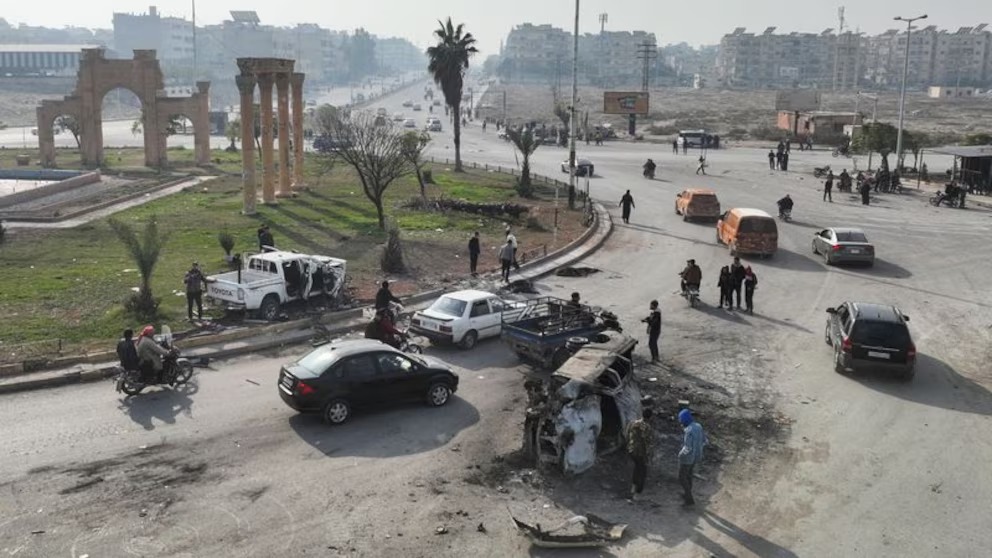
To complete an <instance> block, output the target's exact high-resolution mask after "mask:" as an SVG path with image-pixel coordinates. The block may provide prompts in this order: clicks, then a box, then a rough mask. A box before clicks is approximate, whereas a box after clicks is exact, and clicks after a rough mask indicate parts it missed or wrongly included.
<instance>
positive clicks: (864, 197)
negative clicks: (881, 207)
mask: <svg viewBox="0 0 992 558" xmlns="http://www.w3.org/2000/svg"><path fill="white" fill-rule="evenodd" d="M870 197H871V184H869V183H868V181H867V180H865V181H864V182H862V183H861V204H862V205H868V200H869V198H870Z"/></svg>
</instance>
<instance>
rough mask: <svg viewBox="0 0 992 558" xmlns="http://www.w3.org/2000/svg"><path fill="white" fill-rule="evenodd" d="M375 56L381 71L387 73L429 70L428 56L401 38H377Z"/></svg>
mask: <svg viewBox="0 0 992 558" xmlns="http://www.w3.org/2000/svg"><path fill="white" fill-rule="evenodd" d="M375 56H376V62H377V64H378V67H379V70H380V71H385V72H387V73H398V72H408V71H412V70H423V69H425V68H427V54H426V53H425V52H424V51H423V50H422V49H419V48H417V46H416V45H414V44H413V43H411V42H410V41H408V40H406V39H402V38H399V37H387V38H384V39H382V38H378V37H376V39H375Z"/></svg>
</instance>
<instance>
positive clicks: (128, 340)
mask: <svg viewBox="0 0 992 558" xmlns="http://www.w3.org/2000/svg"><path fill="white" fill-rule="evenodd" d="M132 337H134V332H133V331H131V330H130V329H125V330H124V338H123V339H121V340H120V342H119V343H117V358H119V359H120V361H121V367H122V368H124V370H137V369H138V365H139V361H138V349H136V348H135V346H134V339H132Z"/></svg>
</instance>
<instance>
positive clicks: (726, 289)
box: [716, 265, 734, 310]
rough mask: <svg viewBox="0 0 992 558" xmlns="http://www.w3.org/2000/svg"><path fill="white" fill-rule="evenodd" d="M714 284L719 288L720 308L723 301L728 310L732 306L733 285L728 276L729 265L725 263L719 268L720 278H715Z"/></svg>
mask: <svg viewBox="0 0 992 558" xmlns="http://www.w3.org/2000/svg"><path fill="white" fill-rule="evenodd" d="M716 286H717V287H719V288H720V308H723V305H724V303H726V304H727V309H728V310H730V309H731V308H733V307H734V295H733V292H734V286H733V281H732V280H731V278H730V266H727V265H725V266H723V267H722V268H720V278H719V279H717V282H716Z"/></svg>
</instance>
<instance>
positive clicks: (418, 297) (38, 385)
mask: <svg viewBox="0 0 992 558" xmlns="http://www.w3.org/2000/svg"><path fill="white" fill-rule="evenodd" d="M593 208H594V210H595V215H596V219H595V223H594V225H593V226H592V227H589V228H588V229H587V230H586V231H585V232H584V233H583V234H582V235H581V236H579V238H577V239H575V240H573V241H572V242H570V243H568V244H567V245H565V246H563V247H562V248H559V249H558V250H555V251H554V252H551V253H550V254H548V255H547V256H544V257H542V258H539V259H536V260H533V261H531V262H528V263H527V264H525V265H522V266H521V269H520V273H526V271H529V270H532V269H533V270H535V272H534V273H533V274H532V275H530V276H529V277H527V279H530V280H534V279H538V278H540V277H543V276H545V275H548V274H550V273H553V272H554V271H555V270H556V269H558V268H559V267H563V266H567V265H570V264H572V263H574V262H576V261H578V260H580V259H583V258H585V257H587V256H589V255H590V254H592V253H593V252H595V251H596V250H598V249H599V248H600V247H601V246H602V245H603V243H604V242H605V241H606V239H607V238H609V235H610V234H611V233H612V231H613V221H612V219H611V218H610V215H609V213H608V212H607V211H606V209H605V208H604V207H603V206H602V205H601V204H598V203H596V204H594V205H593ZM542 266H543V267H544V269H541V268H542ZM525 268H526V269H525ZM447 290H448V289H444V288H440V289H432V290H430V291H425V292H422V293H417V294H415V295H411V296H409V297H406V298H405V299H403V302H404V305H406V306H414V305H417V304H421V303H423V302H426V301H428V300H431V299H433V298H436V297H438V296H440V295H441V294H442V293H444V292H447ZM365 308H366V307H361V308H351V309H348V310H343V311H340V312H334V313H329V314H324V315H323V316H321V318H320V322H321V323H327V322H328V321H331V322H332V323H339V324H340V325H338V326H334V327H329V328H328V331H327V333H328V335H329V336H331V337H335V336H339V335H343V334H347V333H350V332H353V331H356V330H359V329H361V328H362V327H364V325H365V323H364V321H362V320H359V318H361V317H362V312H363V311H364V310H365ZM356 320H357V321H356ZM342 322H343V323H342ZM312 323H313V322H312V320H311V319H303V320H293V321H290V322H283V323H278V324H272V325H270V326H263V327H261V328H243V329H239V330H236V331H233V332H230V334H226V335H225V334H224V333H220V334H216V335H202V336H196V337H189V338H186V339H184V340H183V341H182V345H183V348H184V356H187V357H190V358H209V359H222V358H230V357H234V356H239V355H243V354H246V353H251V352H255V351H263V350H268V349H273V348H277V347H284V346H287V345H295V344H298V343H301V342H305V341H307V340H309V339H311V338H312V337H313V331H312V330H311V328H310V325H311V324H312ZM294 330H298V331H296V332H295V333H293V334H290V335H286V336H283V337H280V338H273V337H275V336H277V335H278V334H281V333H286V332H290V331H294ZM221 336H223V337H221ZM259 337H260V338H263V339H265V340H263V341H260V342H255V343H245V344H244V345H242V346H235V347H229V348H220V349H216V350H210V349H209V348H207V347H209V346H210V345H215V344H222V343H236V342H237V341H240V340H245V339H252V338H259ZM197 348H206V350H200V351H198V350H196V349H197ZM115 356H116V355H115V354H114V353H113V352H110V351H108V352H104V353H95V354H92V355H85V356H84V357H78V358H74V359H73V358H72V357H67V358H65V359H59V360H58V362H60V363H61V364H65V365H76V364H83V363H88V364H94V363H102V364H103V365H102V366H99V367H96V368H92V369H89V370H71V371H64V372H58V371H52V370H48V371H47V372H39V374H37V376H41V375H42V374H46V373H47V374H48V375H47V376H45V377H35V378H25V379H24V380H23V381H15V382H9V383H2V384H0V394H6V393H16V392H22V391H32V390H38V389H45V388H52V387H61V386H67V385H72V384H80V383H87V382H95V381H99V380H103V379H106V378H110V377H112V376H113V375H114V373H115V371H116V369H117V366H116V364H112V363H109V364H108V362H109V361H112V360H113V359H114V358H115ZM70 361H71V362H70ZM53 362H54V361H53ZM24 374H31V375H34V373H33V372H29V373H25V372H23V371H22V372H20V373H13V374H10V373H4V371H2V370H0V377H3V376H17V375H24Z"/></svg>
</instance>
